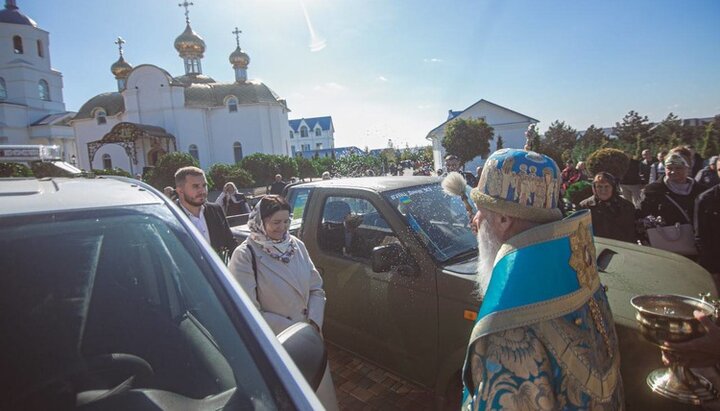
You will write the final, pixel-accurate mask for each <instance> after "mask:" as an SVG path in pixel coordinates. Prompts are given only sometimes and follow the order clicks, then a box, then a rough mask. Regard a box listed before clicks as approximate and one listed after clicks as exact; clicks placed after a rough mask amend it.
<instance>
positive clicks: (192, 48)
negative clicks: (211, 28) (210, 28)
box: [175, 23, 205, 58]
mask: <svg viewBox="0 0 720 411" xmlns="http://www.w3.org/2000/svg"><path fill="white" fill-rule="evenodd" d="M175 50H177V51H178V54H180V57H182V58H188V57H198V58H202V56H203V53H205V41H204V40H203V39H202V37H200V36H199V35H198V34H197V33H195V32H194V31H193V29H192V28H191V27H190V23H188V24H187V25H186V26H185V31H183V32H182V34H180V35H179V36H177V38H176V39H175Z"/></svg>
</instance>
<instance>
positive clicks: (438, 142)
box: [425, 99, 539, 173]
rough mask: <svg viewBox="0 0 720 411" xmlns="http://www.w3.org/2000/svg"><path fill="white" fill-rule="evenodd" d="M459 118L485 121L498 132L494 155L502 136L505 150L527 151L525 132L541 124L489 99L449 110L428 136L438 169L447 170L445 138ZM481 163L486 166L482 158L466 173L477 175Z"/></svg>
mask: <svg viewBox="0 0 720 411" xmlns="http://www.w3.org/2000/svg"><path fill="white" fill-rule="evenodd" d="M459 118H462V119H478V118H481V119H483V120H485V122H486V123H488V125H490V126H491V127H492V128H493V129H494V133H495V138H494V139H493V140H492V141H491V142H490V152H491V153H492V152H493V151H495V147H496V143H497V140H498V136H502V139H503V147H504V148H523V147H524V146H525V131H527V128H528V126H530V124H537V123H538V122H539V121H538V120H535V119H534V118H532V117H529V116H526V115H525V114H521V113H518V112H517V111H513V110H510V109H509V108H505V107H503V106H500V105H498V104H495V103H492V102H490V101H487V100H485V99H481V100H479V101H477V102H476V103H474V104H473V105H471V106H470V107H468V108H466V109H465V110H462V111H453V110H449V111H448V118H447V120H445V121H444V122H443V123H442V124H440V125H439V126H437V127H435V128H434V129H433V130H432V131H430V132H429V133H428V135H427V136H426V137H425V138H426V139H427V140H430V141H431V142H432V147H433V163H434V167H435V170H437V169H439V168H443V169H444V168H445V162H444V158H445V149H444V148H443V146H442V141H443V138H445V130H446V127H447V125H448V124H450V122H451V121H453V120H455V119H459ZM481 164H483V160H482V158H481V157H479V156H478V157H476V158H474V159H473V160H472V161H469V162H468V163H466V164H465V171H470V172H472V173H475V169H476V168H477V166H479V165H481Z"/></svg>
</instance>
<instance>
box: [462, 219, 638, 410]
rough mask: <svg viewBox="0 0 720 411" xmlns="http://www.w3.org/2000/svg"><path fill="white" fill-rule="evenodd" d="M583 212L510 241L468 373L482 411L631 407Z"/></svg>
mask: <svg viewBox="0 0 720 411" xmlns="http://www.w3.org/2000/svg"><path fill="white" fill-rule="evenodd" d="M591 230H592V228H591V217H590V213H589V212H588V211H582V212H578V213H576V214H573V215H572V216H571V217H568V218H566V219H564V220H561V221H557V222H553V223H548V224H543V225H540V226H537V227H534V228H532V229H530V230H527V231H524V232H522V233H520V234H518V235H517V236H515V237H513V238H511V239H510V240H508V241H507V243H505V244H503V246H502V247H501V249H500V251H499V252H498V256H497V258H496V260H495V265H494V267H493V272H492V278H491V280H490V284H489V285H488V289H487V292H486V293H485V296H484V299H483V303H482V306H481V307H480V312H479V314H478V320H477V322H476V323H475V326H474V328H473V332H472V335H471V338H470V342H469V344H468V352H467V355H466V359H465V365H464V369H463V383H464V385H465V392H464V396H465V398H464V401H463V402H464V403H465V406H469V407H470V408H471V409H473V410H486V409H488V410H489V409H492V410H496V409H512V410H575V409H591V410H597V409H607V410H618V409H622V408H623V406H624V404H623V402H624V396H623V390H622V380H621V377H620V355H619V350H618V342H617V336H616V334H615V326H614V322H613V318H612V313H611V312H610V306H609V304H608V301H607V297H606V295H605V290H604V289H603V287H602V286H601V285H600V280H599V277H598V273H597V265H596V262H595V246H594V244H593V238H592V231H591Z"/></svg>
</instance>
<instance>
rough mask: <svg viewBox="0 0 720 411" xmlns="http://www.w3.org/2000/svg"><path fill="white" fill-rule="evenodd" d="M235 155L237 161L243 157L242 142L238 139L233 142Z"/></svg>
mask: <svg viewBox="0 0 720 411" xmlns="http://www.w3.org/2000/svg"><path fill="white" fill-rule="evenodd" d="M233 157H234V158H235V162H236V163H239V162H240V160H242V158H243V153H242V144H240V143H239V142H237V141H236V142H234V143H233Z"/></svg>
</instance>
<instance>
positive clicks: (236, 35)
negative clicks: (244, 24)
mask: <svg viewBox="0 0 720 411" xmlns="http://www.w3.org/2000/svg"><path fill="white" fill-rule="evenodd" d="M240 33H242V30H239V29H238V28H237V27H235V30H234V31H233V32H232V34H234V35H235V43H236V44H237V46H238V47H240Z"/></svg>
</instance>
